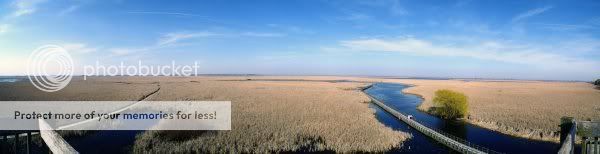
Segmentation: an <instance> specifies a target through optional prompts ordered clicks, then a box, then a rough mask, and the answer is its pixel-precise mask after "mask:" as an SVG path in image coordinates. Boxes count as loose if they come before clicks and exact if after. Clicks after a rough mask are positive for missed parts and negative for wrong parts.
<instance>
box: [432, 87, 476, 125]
mask: <svg viewBox="0 0 600 154" xmlns="http://www.w3.org/2000/svg"><path fill="white" fill-rule="evenodd" d="M433 103H434V104H435V105H436V109H435V113H436V114H437V115H439V116H441V117H442V118H445V119H455V118H462V117H465V116H466V115H467V114H468V102H467V96H465V94H462V93H460V92H455V91H452V90H447V89H442V90H438V91H436V92H435V97H434V98H433Z"/></svg>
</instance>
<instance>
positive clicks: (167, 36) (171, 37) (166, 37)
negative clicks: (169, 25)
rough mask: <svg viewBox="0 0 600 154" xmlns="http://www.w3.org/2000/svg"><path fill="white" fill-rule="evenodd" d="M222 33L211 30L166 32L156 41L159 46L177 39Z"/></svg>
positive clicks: (175, 41) (177, 40)
mask: <svg viewBox="0 0 600 154" xmlns="http://www.w3.org/2000/svg"><path fill="white" fill-rule="evenodd" d="M220 35H222V34H218V33H213V32H177V33H168V34H165V35H163V36H162V37H161V38H160V39H159V40H158V42H157V45H159V46H166V45H172V44H175V43H177V42H179V41H183V40H187V39H193V38H200V37H210V36H220Z"/></svg>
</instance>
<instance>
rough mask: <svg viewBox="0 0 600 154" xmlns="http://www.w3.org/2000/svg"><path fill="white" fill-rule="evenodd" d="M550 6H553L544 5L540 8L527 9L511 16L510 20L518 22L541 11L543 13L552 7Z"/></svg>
mask: <svg viewBox="0 0 600 154" xmlns="http://www.w3.org/2000/svg"><path fill="white" fill-rule="evenodd" d="M552 8H553V6H545V7H541V8H535V9H531V10H529V11H527V12H523V13H521V14H518V15H517V16H515V17H514V18H512V20H511V21H512V22H513V23H516V22H519V21H521V20H525V19H527V18H530V17H533V16H536V15H538V14H542V13H544V12H546V11H548V10H550V9H552Z"/></svg>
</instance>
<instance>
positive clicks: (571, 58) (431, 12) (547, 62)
mask: <svg viewBox="0 0 600 154" xmlns="http://www.w3.org/2000/svg"><path fill="white" fill-rule="evenodd" d="M598 10H600V1H593V0H592V1H579V0H577V1H534V0H530V1H521V0H516V1H508V0H506V1H492V0H477V1H476V0H456V1H452V0H447V1H426V0H423V1H421V0H410V1H408V0H407V1H405V0H285V1H281V0H273V1H262V0H260V1H259V0H257V1H246V0H240V1H230V0H203V1H191V0H190V1H185V0H172V1H158V0H0V75H24V74H26V71H25V68H26V65H27V64H26V61H27V58H28V56H29V55H30V54H31V53H32V52H33V51H34V50H35V49H37V48H38V47H40V46H42V45H47V44H54V45H60V46H62V47H64V48H65V49H67V50H68V52H69V53H70V54H71V56H72V57H73V58H74V62H75V63H76V67H79V66H83V65H92V64H95V63H96V62H99V63H101V64H103V65H116V64H119V63H120V62H124V63H126V64H137V63H138V61H139V60H141V61H142V62H143V63H144V64H149V65H166V64H170V63H171V62H172V61H175V62H177V63H178V64H193V63H194V62H198V63H199V65H200V69H199V72H200V73H203V74H271V75H361V76H362V75H368V76H403V77H450V78H496V79H540V80H578V81H591V80H593V79H597V78H600V11H598ZM77 73H81V72H76V74H77Z"/></svg>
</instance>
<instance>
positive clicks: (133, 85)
mask: <svg viewBox="0 0 600 154" xmlns="http://www.w3.org/2000/svg"><path fill="white" fill-rule="evenodd" d="M154 82H155V81H151V80H149V79H147V78H143V77H94V78H87V80H83V79H82V78H81V77H74V78H73V80H72V81H71V82H70V83H69V85H68V86H66V87H65V88H64V89H62V90H60V91H57V92H52V93H48V92H44V91H41V90H38V89H37V88H35V87H34V86H33V85H32V84H31V83H30V82H29V80H23V81H19V82H15V83H0V101H136V100H138V99H140V98H142V97H143V96H144V95H146V94H148V93H150V92H152V91H154V90H156V88H157V85H156V83H154Z"/></svg>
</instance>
